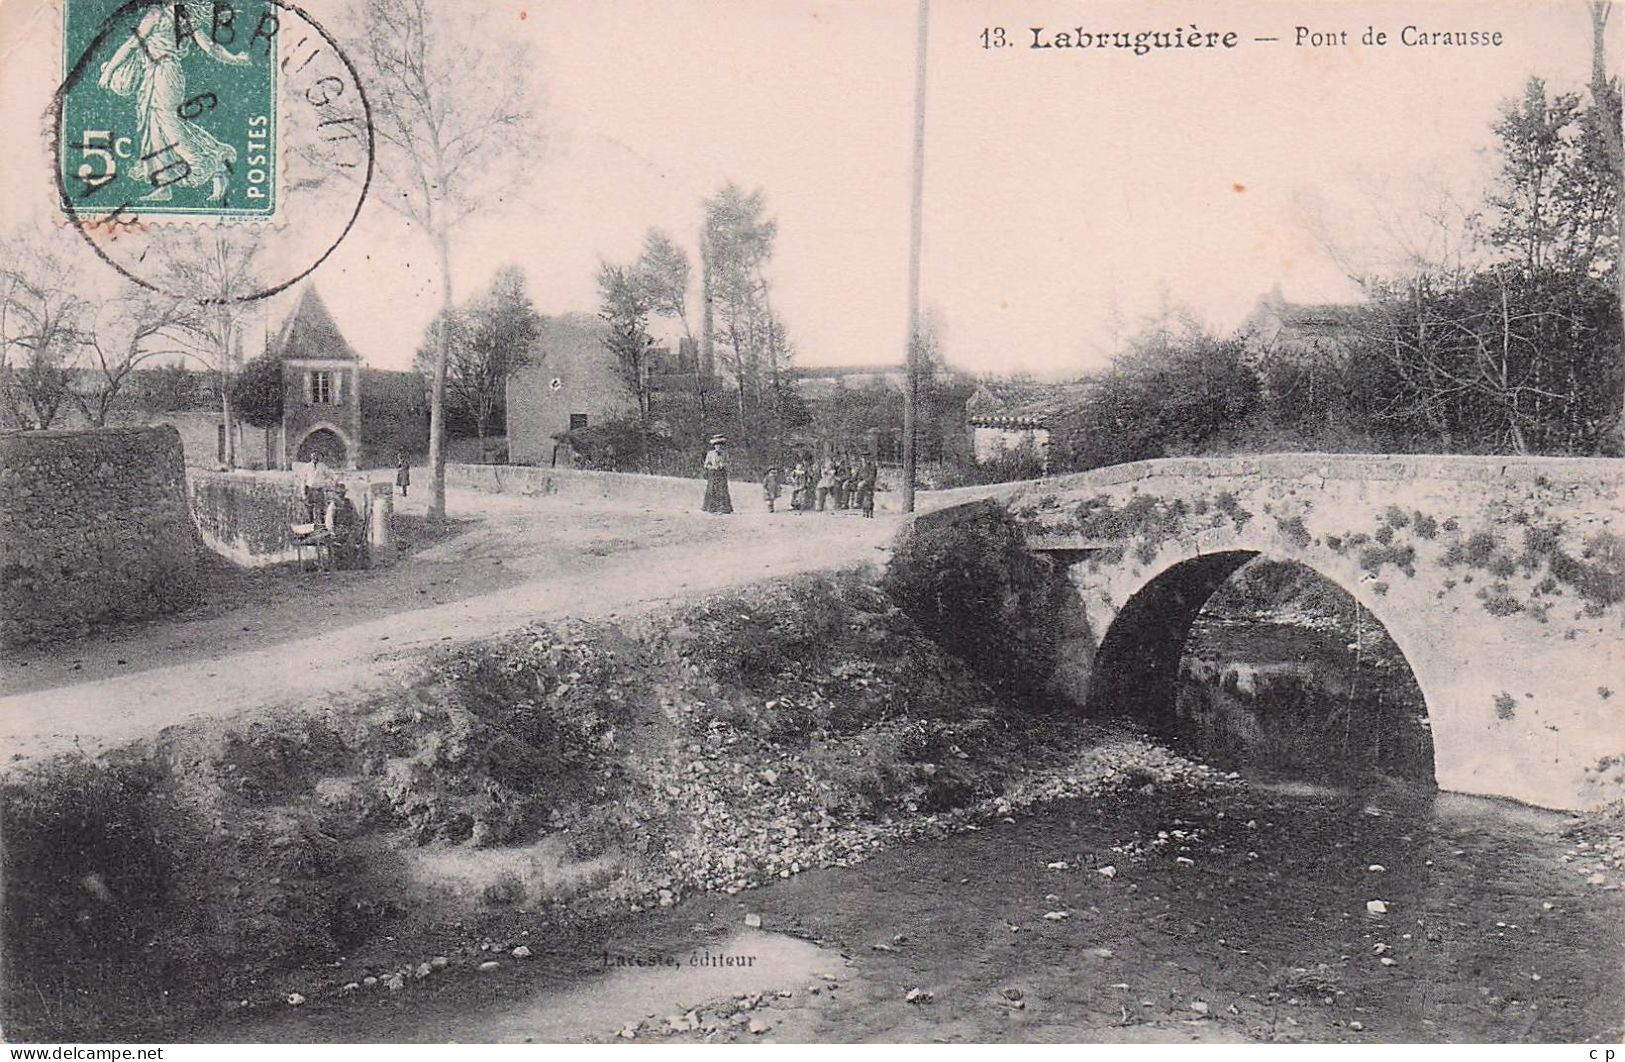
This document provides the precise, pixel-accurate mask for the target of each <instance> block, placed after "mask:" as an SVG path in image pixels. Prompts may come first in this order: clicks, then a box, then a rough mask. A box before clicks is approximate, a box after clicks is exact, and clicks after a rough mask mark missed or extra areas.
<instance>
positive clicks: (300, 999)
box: [288, 992, 305, 1007]
mask: <svg viewBox="0 0 1625 1062" xmlns="http://www.w3.org/2000/svg"><path fill="white" fill-rule="evenodd" d="M304 1002H305V997H304V996H302V995H300V994H299V993H298V992H289V993H288V1006H290V1007H297V1006H301V1005H303V1004H304Z"/></svg>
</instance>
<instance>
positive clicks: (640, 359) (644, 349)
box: [598, 262, 656, 449]
mask: <svg viewBox="0 0 1625 1062" xmlns="http://www.w3.org/2000/svg"><path fill="white" fill-rule="evenodd" d="M655 302H656V296H655V294H654V292H653V290H652V288H651V286H650V284H649V283H648V274H647V273H645V272H644V271H643V270H641V269H639V268H638V267H637V266H636V265H631V266H624V265H615V264H613V263H610V262H603V263H601V264H600V265H599V267H598V316H599V317H602V318H603V319H604V323H605V324H606V325H607V326H608V329H607V331H606V333H605V336H604V346H605V347H607V348H608V349H609V352H610V353H611V354H612V355H614V357H615V365H616V368H617V370H618V371H619V373H620V377H621V380H622V381H623V382H624V383H625V384H626V387H627V390H629V391H631V392H632V395H633V397H634V398H635V399H636V401H637V406H638V431H639V432H640V434H641V435H642V437H643V439H644V440H645V443H646V442H647V439H648V432H649V409H650V399H651V397H652V396H651V388H650V386H649V352H650V351H651V350H652V349H653V348H654V337H653V336H651V335H650V334H649V315H650V314H651V313H653V312H654V306H655ZM643 448H644V449H646V448H647V447H646V445H645V446H644V447H643Z"/></svg>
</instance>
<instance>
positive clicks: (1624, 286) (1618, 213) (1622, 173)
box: [1589, 0, 1625, 451]
mask: <svg viewBox="0 0 1625 1062" xmlns="http://www.w3.org/2000/svg"><path fill="white" fill-rule="evenodd" d="M1589 7H1590V10H1591V117H1592V121H1593V123H1595V125H1596V127H1597V128H1596V133H1597V136H1596V138H1595V139H1596V140H1597V141H1598V142H1600V143H1601V145H1602V151H1603V155H1604V157H1605V158H1606V160H1607V163H1608V168H1609V171H1610V174H1611V176H1612V177H1613V184H1614V233H1615V238H1616V239H1617V240H1625V125H1622V124H1621V123H1622V122H1625V109H1622V107H1621V103H1620V90H1619V80H1618V79H1617V78H1614V77H1611V76H1609V73H1608V39H1607V35H1608V17H1609V16H1610V15H1611V14H1612V13H1613V9H1614V4H1613V0H1590V3H1589ZM1614 297H1615V299H1616V300H1617V301H1618V303H1619V313H1620V321H1621V329H1622V333H1621V334H1622V335H1625V264H1622V263H1620V262H1619V261H1618V260H1617V258H1616V261H1615V262H1614ZM1619 354H1620V357H1621V360H1622V363H1625V348H1622V349H1621V350H1620V352H1619ZM1620 376H1621V379H1622V380H1625V371H1622V372H1621V373H1620ZM1620 403H1621V410H1620V417H1619V433H1620V434H1622V435H1625V387H1622V389H1621V392H1620ZM1620 448H1621V450H1622V451H1625V439H1621V441H1620Z"/></svg>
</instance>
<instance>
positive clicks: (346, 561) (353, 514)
mask: <svg viewBox="0 0 1625 1062" xmlns="http://www.w3.org/2000/svg"><path fill="white" fill-rule="evenodd" d="M299 472H300V479H301V482H302V484H303V486H304V489H305V517H306V520H307V521H308V522H309V525H310V526H311V528H312V529H313V530H315V531H319V532H322V533H324V537H325V538H326V541H327V547H328V549H329V551H330V552H331V555H332V558H333V566H334V567H335V568H340V569H349V568H360V567H362V565H363V562H364V560H365V559H366V528H365V526H364V524H363V522H362V519H361V513H360V511H359V510H358V509H356V507H355V502H353V501H351V500H350V491H349V487H348V486H346V485H345V482H344V481H343V480H342V479H337V478H335V477H334V475H333V473H332V471H331V470H330V469H329V468H328V466H327V462H326V461H324V460H323V459H322V456H321V455H320V454H317V455H315V456H314V457H312V458H311V459H310V460H309V461H308V462H301V463H300V466H299Z"/></svg>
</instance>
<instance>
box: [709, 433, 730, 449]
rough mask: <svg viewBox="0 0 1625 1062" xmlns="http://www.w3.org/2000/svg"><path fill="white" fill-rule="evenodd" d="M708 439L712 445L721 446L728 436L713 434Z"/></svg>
mask: <svg viewBox="0 0 1625 1062" xmlns="http://www.w3.org/2000/svg"><path fill="white" fill-rule="evenodd" d="M710 441H711V445H712V446H721V445H722V444H723V443H725V442H727V441H728V437H727V436H726V435H713V436H711V440H710Z"/></svg>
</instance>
